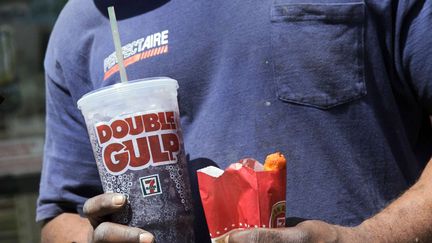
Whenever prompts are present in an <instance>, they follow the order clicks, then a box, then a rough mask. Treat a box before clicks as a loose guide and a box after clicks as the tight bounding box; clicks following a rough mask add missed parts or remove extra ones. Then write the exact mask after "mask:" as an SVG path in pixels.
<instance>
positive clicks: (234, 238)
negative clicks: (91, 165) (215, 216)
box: [225, 228, 304, 243]
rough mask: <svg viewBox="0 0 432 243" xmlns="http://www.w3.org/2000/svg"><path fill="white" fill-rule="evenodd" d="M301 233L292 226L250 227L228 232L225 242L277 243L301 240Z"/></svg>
mask: <svg viewBox="0 0 432 243" xmlns="http://www.w3.org/2000/svg"><path fill="white" fill-rule="evenodd" d="M303 238H304V237H303V235H302V234H301V232H298V230H295V229H293V228H282V229H252V230H242V231H237V232H234V233H232V234H230V235H229V236H228V237H227V238H226V239H225V243H254V242H255V243H270V242H271V243H277V242H302V240H303Z"/></svg>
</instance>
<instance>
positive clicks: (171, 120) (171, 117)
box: [166, 111, 177, 130]
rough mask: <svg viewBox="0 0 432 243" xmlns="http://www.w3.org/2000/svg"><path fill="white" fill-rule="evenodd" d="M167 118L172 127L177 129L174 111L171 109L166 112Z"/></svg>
mask: <svg viewBox="0 0 432 243" xmlns="http://www.w3.org/2000/svg"><path fill="white" fill-rule="evenodd" d="M166 120H167V122H168V123H170V124H171V129H173V130H175V129H177V127H176V124H175V119H174V112H172V111H170V112H167V113H166Z"/></svg>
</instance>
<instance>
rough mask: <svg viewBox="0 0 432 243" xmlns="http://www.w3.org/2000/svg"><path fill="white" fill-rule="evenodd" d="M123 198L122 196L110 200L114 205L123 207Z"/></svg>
mask: <svg viewBox="0 0 432 243" xmlns="http://www.w3.org/2000/svg"><path fill="white" fill-rule="evenodd" d="M124 200H125V197H124V196H123V195H116V196H114V197H113V198H112V202H113V204H114V205H117V206H120V205H123V203H124Z"/></svg>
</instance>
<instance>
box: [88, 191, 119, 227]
mask: <svg viewBox="0 0 432 243" xmlns="http://www.w3.org/2000/svg"><path fill="white" fill-rule="evenodd" d="M125 203H126V197H125V196H124V195H122V194H119V193H105V194H101V195H98V196H95V197H92V198H90V199H88V200H87V201H86V202H85V204H84V208H83V211H84V214H85V215H86V216H87V217H88V219H89V221H90V223H91V224H92V226H93V227H94V228H96V227H97V226H98V225H99V224H100V223H101V222H103V221H104V220H103V219H104V216H107V215H110V214H112V213H114V212H116V211H118V210H119V209H121V208H122V207H123V206H124V205H125Z"/></svg>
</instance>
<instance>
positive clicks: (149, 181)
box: [139, 174, 162, 197]
mask: <svg viewBox="0 0 432 243" xmlns="http://www.w3.org/2000/svg"><path fill="white" fill-rule="evenodd" d="M139 180H140V184H141V191H142V193H143V197H148V196H153V195H157V194H161V193H162V187H161V184H160V181H159V175H158V174H156V175H150V176H145V177H141V178H139Z"/></svg>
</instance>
